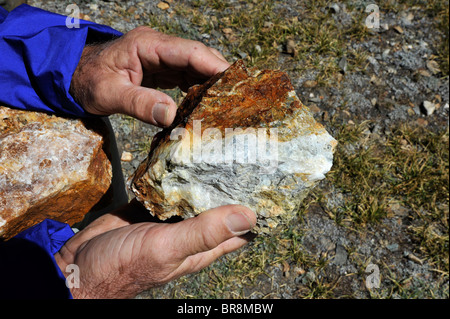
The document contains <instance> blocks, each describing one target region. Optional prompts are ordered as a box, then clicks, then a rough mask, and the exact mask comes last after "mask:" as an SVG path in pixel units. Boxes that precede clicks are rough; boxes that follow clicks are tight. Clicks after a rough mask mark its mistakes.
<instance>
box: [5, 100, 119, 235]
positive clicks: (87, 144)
mask: <svg viewBox="0 0 450 319" xmlns="http://www.w3.org/2000/svg"><path fill="white" fill-rule="evenodd" d="M96 126H98V123H97V124H96ZM96 130H97V129H96ZM102 145H103V137H102V135H101V134H100V133H99V132H96V131H94V130H93V129H88V128H87V126H86V125H85V123H84V122H82V121H81V120H74V119H65V118H62V117H57V116H54V115H47V114H45V113H38V112H27V111H21V110H15V109H10V108H6V107H1V106H0V238H2V239H9V238H11V237H13V236H14V235H16V234H17V233H19V232H21V231H22V230H24V229H26V228H29V227H31V226H33V225H35V224H37V223H39V222H41V221H42V220H44V219H45V218H51V219H54V220H57V221H61V222H65V223H68V224H73V223H76V222H78V221H80V220H81V219H82V218H83V216H84V215H85V214H86V213H87V212H88V211H89V210H90V209H91V208H92V207H93V206H94V205H95V204H96V203H97V202H98V201H99V200H100V199H101V198H102V196H103V195H104V194H105V193H106V191H107V190H108V188H109V186H110V184H111V178H112V167H111V163H110V162H109V160H108V158H107V156H106V154H105V152H104V151H103V149H102Z"/></svg>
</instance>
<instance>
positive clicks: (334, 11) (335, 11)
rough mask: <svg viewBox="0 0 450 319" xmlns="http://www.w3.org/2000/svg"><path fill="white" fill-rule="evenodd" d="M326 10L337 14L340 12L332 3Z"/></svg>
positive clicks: (335, 4)
mask: <svg viewBox="0 0 450 319" xmlns="http://www.w3.org/2000/svg"><path fill="white" fill-rule="evenodd" d="M328 9H329V10H330V11H331V13H339V11H341V8H340V7H339V5H338V4H337V3H332V4H330V5H329V6H328Z"/></svg>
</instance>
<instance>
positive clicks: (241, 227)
mask: <svg viewBox="0 0 450 319" xmlns="http://www.w3.org/2000/svg"><path fill="white" fill-rule="evenodd" d="M255 225H256V214H255V213H254V212H253V211H251V210H250V209H248V208H246V207H244V206H241V205H226V206H221V207H218V208H214V209H211V210H208V211H206V212H204V213H202V214H200V215H198V216H197V217H195V218H190V219H187V220H184V221H182V222H179V223H176V224H172V225H170V231H169V232H170V233H171V234H169V235H168V236H171V238H173V241H172V242H171V251H172V252H173V253H174V254H175V256H174V257H175V259H178V260H184V259H185V258H187V257H189V256H192V255H196V254H199V253H202V252H208V251H211V250H214V249H215V248H217V247H218V246H220V245H222V246H221V247H219V248H217V250H216V253H217V252H219V251H223V252H225V251H227V250H223V248H227V247H228V248H234V247H236V246H234V245H231V246H226V244H223V243H225V242H226V241H228V240H230V239H232V238H235V237H239V236H242V235H244V234H246V233H248V232H249V231H250V230H251V229H252V228H253V227H254V226H255ZM232 243H237V242H232ZM238 246H239V245H238ZM239 247H240V246H239Z"/></svg>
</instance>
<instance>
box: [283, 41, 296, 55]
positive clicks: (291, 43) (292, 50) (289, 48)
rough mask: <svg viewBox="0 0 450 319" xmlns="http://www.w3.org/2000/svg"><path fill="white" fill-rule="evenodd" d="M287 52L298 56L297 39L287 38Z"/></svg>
mask: <svg viewBox="0 0 450 319" xmlns="http://www.w3.org/2000/svg"><path fill="white" fill-rule="evenodd" d="M286 53H288V54H290V55H292V56H296V55H297V50H296V48H295V41H294V40H292V39H289V40H287V42H286Z"/></svg>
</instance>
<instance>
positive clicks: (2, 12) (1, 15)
mask: <svg viewBox="0 0 450 319" xmlns="http://www.w3.org/2000/svg"><path fill="white" fill-rule="evenodd" d="M7 15H8V11H7V10H6V9H4V8H2V7H0V23H2V22H3V20H5V18H6V16H7Z"/></svg>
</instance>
